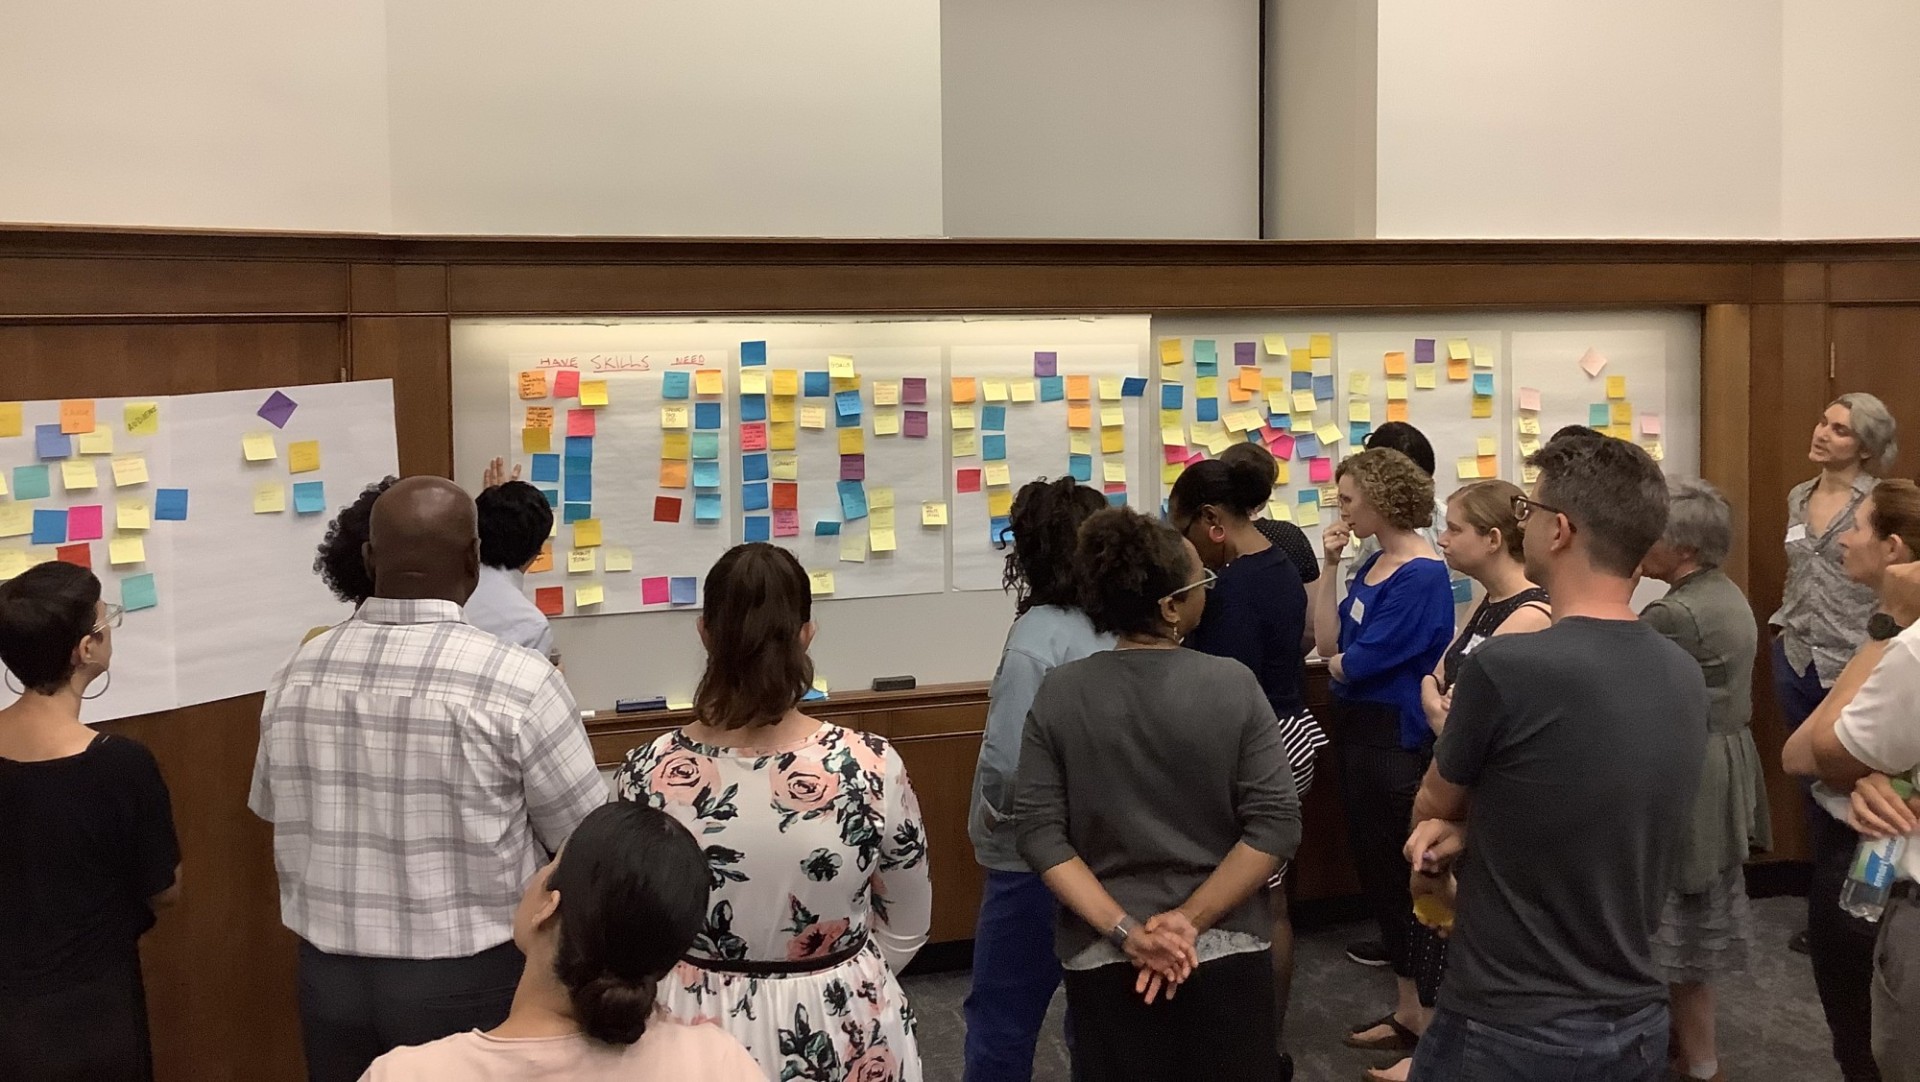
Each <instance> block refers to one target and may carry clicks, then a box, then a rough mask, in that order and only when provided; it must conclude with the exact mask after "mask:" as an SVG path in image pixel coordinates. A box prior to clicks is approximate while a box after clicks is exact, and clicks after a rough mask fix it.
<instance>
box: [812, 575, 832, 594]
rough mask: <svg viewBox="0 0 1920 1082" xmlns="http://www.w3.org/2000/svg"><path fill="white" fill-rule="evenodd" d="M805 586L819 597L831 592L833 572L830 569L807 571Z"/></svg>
mask: <svg viewBox="0 0 1920 1082" xmlns="http://www.w3.org/2000/svg"><path fill="white" fill-rule="evenodd" d="M807 588H808V589H809V590H811V591H813V596H815V597H819V596H821V595H822V594H830V593H832V592H833V572H831V571H809V572H807Z"/></svg>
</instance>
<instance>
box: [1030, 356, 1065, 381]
mask: <svg viewBox="0 0 1920 1082" xmlns="http://www.w3.org/2000/svg"><path fill="white" fill-rule="evenodd" d="M1059 367H1060V355H1059V354H1058V353H1055V352H1053V351H1052V350H1045V351H1035V353H1034V355H1033V374H1034V375H1036V376H1051V375H1054V374H1056V373H1057V372H1058V370H1059Z"/></svg>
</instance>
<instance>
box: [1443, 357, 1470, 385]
mask: <svg viewBox="0 0 1920 1082" xmlns="http://www.w3.org/2000/svg"><path fill="white" fill-rule="evenodd" d="M1468 365H1469V362H1467V361H1463V360H1460V359H1459V358H1457V357H1449V358H1448V359H1447V379H1449V380H1451V381H1453V382H1455V383H1459V382H1460V381H1462V380H1464V379H1466V378H1467V377H1468V376H1469V375H1471V373H1470V372H1468V371H1467V368H1468Z"/></svg>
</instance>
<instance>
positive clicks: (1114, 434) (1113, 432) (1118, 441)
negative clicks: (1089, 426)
mask: <svg viewBox="0 0 1920 1082" xmlns="http://www.w3.org/2000/svg"><path fill="white" fill-rule="evenodd" d="M1126 449H1127V430H1126V429H1124V428H1103V429H1101V430H1100V452H1101V453H1102V454H1108V455H1117V454H1119V453H1120V452H1122V451H1124V450H1126Z"/></svg>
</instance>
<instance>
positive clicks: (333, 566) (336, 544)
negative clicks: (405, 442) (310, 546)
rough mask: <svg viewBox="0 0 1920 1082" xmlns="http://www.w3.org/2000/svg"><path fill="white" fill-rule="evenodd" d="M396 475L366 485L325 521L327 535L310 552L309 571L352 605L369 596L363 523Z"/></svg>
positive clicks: (370, 580)
mask: <svg viewBox="0 0 1920 1082" xmlns="http://www.w3.org/2000/svg"><path fill="white" fill-rule="evenodd" d="M398 480H400V479H399V478H398V477H383V478H381V479H380V480H378V481H375V482H374V483H373V484H370V485H368V486H367V487H366V488H363V489H361V490H360V495H359V496H358V497H357V498H356V499H355V500H354V501H353V502H352V503H350V504H348V505H346V506H345V507H342V508H341V509H340V513H339V514H337V515H335V516H333V521H332V522H329V523H327V536H325V537H324V538H321V540H320V548H319V549H318V551H316V552H315V553H314V557H313V573H314V574H316V575H318V576H320V581H321V582H324V583H326V584H327V590H328V591H329V592H331V593H332V594H333V596H335V597H337V598H339V599H340V600H342V601H344V602H346V603H347V604H349V605H352V606H354V607H355V608H359V607H360V603H361V602H362V601H365V600H366V599H367V598H369V597H372V596H373V573H372V572H370V571H368V570H367V558H366V556H365V555H363V552H364V550H365V549H366V547H367V524H368V523H370V522H372V521H373V501H375V500H377V499H379V498H380V494H381V493H382V492H385V491H386V490H388V489H390V488H392V487H393V485H394V482H396V481H398Z"/></svg>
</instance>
